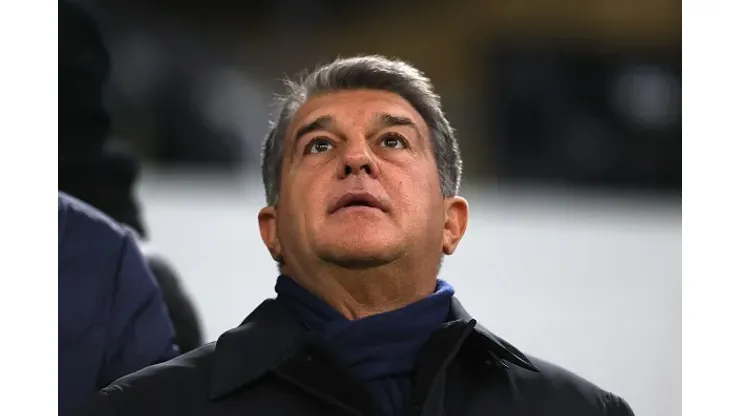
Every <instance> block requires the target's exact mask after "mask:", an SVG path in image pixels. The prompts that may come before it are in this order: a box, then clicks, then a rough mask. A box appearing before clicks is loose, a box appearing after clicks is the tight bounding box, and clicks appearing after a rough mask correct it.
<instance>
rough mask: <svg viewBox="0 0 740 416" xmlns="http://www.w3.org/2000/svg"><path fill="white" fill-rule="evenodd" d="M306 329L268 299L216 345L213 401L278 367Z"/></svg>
mask: <svg viewBox="0 0 740 416" xmlns="http://www.w3.org/2000/svg"><path fill="white" fill-rule="evenodd" d="M303 334H304V330H303V328H302V327H301V326H300V324H299V323H298V322H297V321H296V320H295V319H293V318H292V317H291V316H290V315H289V314H288V312H287V311H285V310H284V309H283V308H282V307H281V306H280V305H278V304H277V302H276V301H275V300H274V299H267V300H265V301H264V302H262V304H261V305H260V306H258V307H257V309H255V310H254V311H253V312H252V313H251V314H249V316H247V318H246V319H245V320H244V321H243V322H242V323H241V325H239V326H238V327H236V328H234V329H232V330H230V331H227V332H225V333H224V334H223V335H221V336H220V337H219V338H218V341H216V348H215V351H214V353H213V355H214V357H213V367H212V370H211V379H210V387H209V397H210V398H211V399H217V398H219V397H222V396H225V395H227V394H230V393H232V392H234V391H236V390H237V389H239V388H240V387H243V386H245V385H247V384H249V383H251V382H252V381H254V380H256V379H257V378H259V377H261V376H262V375H264V374H265V373H266V372H268V371H269V370H271V369H272V368H274V367H276V366H277V364H279V363H280V362H281V361H283V360H284V359H285V358H287V356H289V354H290V353H291V352H292V349H293V348H294V347H295V346H296V345H297V344H298V341H299V339H300V338H301V336H302V335H303Z"/></svg>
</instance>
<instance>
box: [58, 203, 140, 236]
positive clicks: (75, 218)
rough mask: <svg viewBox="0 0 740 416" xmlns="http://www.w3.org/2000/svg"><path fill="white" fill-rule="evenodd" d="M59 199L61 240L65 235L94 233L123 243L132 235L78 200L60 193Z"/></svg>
mask: <svg viewBox="0 0 740 416" xmlns="http://www.w3.org/2000/svg"><path fill="white" fill-rule="evenodd" d="M57 199H58V216H59V218H58V220H59V234H60V236H59V237H60V239H61V238H62V237H63V235H84V234H90V233H92V234H95V235H96V236H100V237H107V238H109V239H116V240H120V241H123V240H124V239H125V238H126V237H127V236H128V234H130V233H129V232H127V230H126V228H124V227H123V226H121V225H120V224H118V223H117V222H116V221H114V220H113V219H111V218H110V217H108V216H107V215H105V214H103V213H102V212H101V211H99V210H98V209H96V208H95V207H93V206H91V205H89V204H87V203H85V202H83V201H81V200H79V199H77V198H74V197H72V196H70V195H67V194H65V193H63V192H59V193H58V197H57ZM91 243H92V242H91Z"/></svg>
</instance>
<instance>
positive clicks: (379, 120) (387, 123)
mask: <svg viewBox="0 0 740 416" xmlns="http://www.w3.org/2000/svg"><path fill="white" fill-rule="evenodd" d="M373 118H374V119H375V123H376V128H377V129H378V130H382V129H385V128H388V127H397V126H408V127H411V128H413V129H414V131H415V132H416V135H417V136H418V137H421V132H420V131H419V128H418V127H417V126H416V123H414V121H413V120H411V119H410V118H408V117H405V116H396V115H393V114H388V113H378V114H375V116H374V117H373Z"/></svg>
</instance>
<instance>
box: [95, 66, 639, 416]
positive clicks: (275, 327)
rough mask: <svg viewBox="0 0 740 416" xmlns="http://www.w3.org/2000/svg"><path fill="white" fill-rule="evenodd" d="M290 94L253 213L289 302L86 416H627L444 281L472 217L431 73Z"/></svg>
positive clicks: (377, 76) (339, 77) (328, 79)
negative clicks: (495, 327) (446, 259)
mask: <svg viewBox="0 0 740 416" xmlns="http://www.w3.org/2000/svg"><path fill="white" fill-rule="evenodd" d="M287 85H288V91H287V94H286V95H285V96H284V97H283V98H282V100H281V101H280V111H279V113H278V116H277V119H276V121H275V123H274V125H273V126H272V129H271V131H270V133H269V134H268V137H267V139H266V141H265V144H264V154H263V171H262V172H263V179H264V184H265V190H266V193H267V207H265V208H264V209H262V210H261V211H260V213H259V215H258V223H259V228H260V233H261V236H262V239H263V241H264V243H265V246H266V247H267V249H268V251H269V252H270V254H271V255H272V258H273V259H274V260H275V261H276V262H277V263H278V266H279V269H280V272H281V274H280V277H278V279H277V284H276V291H277V298H276V299H275V300H266V301H265V302H264V303H263V304H262V305H260V306H259V307H258V308H257V309H256V310H255V311H254V312H252V314H251V315H249V316H248V317H247V318H246V320H245V321H244V323H243V324H242V325H241V326H239V327H238V328H236V329H233V330H231V331H229V332H227V333H225V334H224V335H222V336H221V337H220V338H219V340H218V341H217V342H216V343H214V344H209V345H207V346H204V347H202V348H200V349H198V350H195V351H193V352H191V353H189V354H186V355H184V356H182V357H179V358H177V359H175V360H172V361H170V362H168V363H166V364H163V365H159V366H154V367H150V368H148V369H145V370H143V371H140V372H138V373H136V374H133V375H131V376H128V377H125V378H123V379H122V380H119V381H117V382H116V383H114V384H113V385H111V386H109V387H108V388H106V389H104V390H103V391H101V392H100V394H99V395H98V396H97V397H96V399H95V400H94V402H93V403H91V406H90V408H89V414H91V415H93V414H95V415H114V414H115V415H224V416H226V415H317V416H318V415H424V416H432V415H445V414H446V415H454V416H464V415H492V414H500V415H528V416H537V415H607V414H608V415H631V414H632V411H631V410H630V408H629V406H628V405H627V404H626V403H625V402H624V401H623V400H622V399H620V398H619V397H617V396H615V395H613V394H610V393H608V392H605V391H603V390H601V389H599V388H598V387H596V386H594V385H593V384H591V383H589V382H587V381H585V380H583V379H581V378H579V377H578V376H576V375H574V374H572V373H569V372H567V371H565V370H563V369H560V368H558V367H556V366H554V365H552V364H549V363H547V362H544V361H541V360H538V359H536V358H533V357H529V356H527V355H525V354H523V353H521V352H519V351H518V350H517V349H516V348H514V347H513V346H511V345H510V344H508V343H507V342H506V341H504V340H502V339H500V338H498V337H497V336H495V335H493V334H491V333H490V332H489V331H487V330H486V329H485V328H484V327H482V326H481V325H480V324H478V323H477V322H476V321H475V320H474V319H472V318H471V317H470V316H469V315H468V314H467V313H466V312H465V310H464V309H463V307H462V306H461V304H460V302H459V301H458V300H457V299H456V298H454V296H453V294H454V290H453V289H452V287H451V286H450V285H449V284H448V283H446V282H444V281H441V280H438V279H437V273H438V270H439V268H440V265H441V260H442V257H443V256H444V255H451V254H453V253H454V252H455V249H456V247H457V245H458V243H459V242H460V240H461V238H462V236H463V234H464V233H465V228H466V226H467V221H468V205H467V202H466V201H465V200H464V199H462V198H460V197H459V196H457V193H458V189H459V186H460V178H461V173H462V163H461V159H460V154H459V151H458V146H457V141H456V139H455V136H454V133H453V130H452V128H451V127H450V125H449V123H448V122H447V120H446V119H445V117H444V114H443V112H442V109H441V106H440V103H439V100H438V97H437V96H436V95H434V93H433V91H432V87H431V84H430V82H429V81H428V79H426V78H425V77H424V76H423V74H421V73H420V72H419V71H418V70H416V69H415V68H413V67H411V66H409V65H408V64H406V63H403V62H400V61H393V60H388V59H385V58H382V57H377V56H368V57H358V58H352V59H340V60H337V61H335V62H333V63H331V64H328V65H326V66H323V67H321V68H319V69H318V70H316V71H315V72H313V73H311V74H310V75H308V76H307V77H306V78H305V79H303V80H302V81H300V82H298V83H288V84H287Z"/></svg>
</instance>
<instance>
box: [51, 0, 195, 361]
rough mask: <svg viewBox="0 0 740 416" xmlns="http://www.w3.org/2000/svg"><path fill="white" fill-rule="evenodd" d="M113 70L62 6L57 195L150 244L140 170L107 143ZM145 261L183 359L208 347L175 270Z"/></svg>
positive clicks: (93, 33) (93, 38) (83, 21)
mask: <svg viewBox="0 0 740 416" xmlns="http://www.w3.org/2000/svg"><path fill="white" fill-rule="evenodd" d="M109 69H110V62H109V57H108V53H107V50H106V49H105V46H104V45H103V42H102V36H101V34H100V32H99V30H98V28H97V25H96V23H95V21H94V20H93V19H92V18H91V17H90V16H89V14H88V13H87V12H86V11H84V10H83V9H81V8H80V7H78V6H77V5H75V4H72V3H70V2H67V1H60V2H59V184H58V189H59V190H60V191H63V192H66V193H68V194H70V195H74V196H75V197H77V198H79V199H81V200H83V201H85V202H87V203H89V204H90V205H92V206H94V207H96V208H97V209H100V210H101V211H102V212H104V213H105V214H106V215H108V216H110V217H111V218H113V219H114V220H116V221H119V222H121V223H123V224H125V225H127V226H130V227H131V228H133V229H134V230H135V231H136V233H137V234H138V235H137V238H139V239H145V238H146V236H147V233H146V231H147V230H146V228H145V226H144V223H143V221H142V218H141V213H140V208H139V204H138V201H136V198H135V195H134V185H135V182H136V179H137V176H138V172H139V165H138V163H137V160H136V158H135V157H134V156H133V154H132V152H130V151H129V150H128V149H127V148H126V147H125V146H124V144H123V143H115V142H112V141H111V140H109V139H108V136H109V132H110V117H109V115H108V113H107V111H106V110H105V107H104V106H103V86H104V84H105V81H106V78H107V76H108V73H109ZM146 259H147V261H148V263H149V267H150V268H151V270H152V271H153V272H154V275H155V278H156V280H157V283H158V284H159V287H160V288H161V290H162V292H163V297H164V300H165V303H166V305H167V309H168V311H169V314H170V316H171V318H172V321H173V324H174V327H175V342H176V343H177V345H178V346H179V348H180V351H181V352H187V351H190V350H192V349H194V348H197V347H198V346H200V345H202V344H203V336H202V330H201V327H200V322H199V320H198V317H197V314H196V312H195V308H194V306H193V303H192V302H191V300H190V299H189V298H188V296H187V295H186V294H185V293H184V291H183V290H182V288H181V285H180V283H179V282H178V280H179V279H178V277H177V274H176V273H175V271H174V270H173V268H172V267H171V266H170V265H169V263H168V262H167V261H166V260H165V259H164V258H162V257H161V256H158V255H157V254H156V253H155V252H147V255H146Z"/></svg>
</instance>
